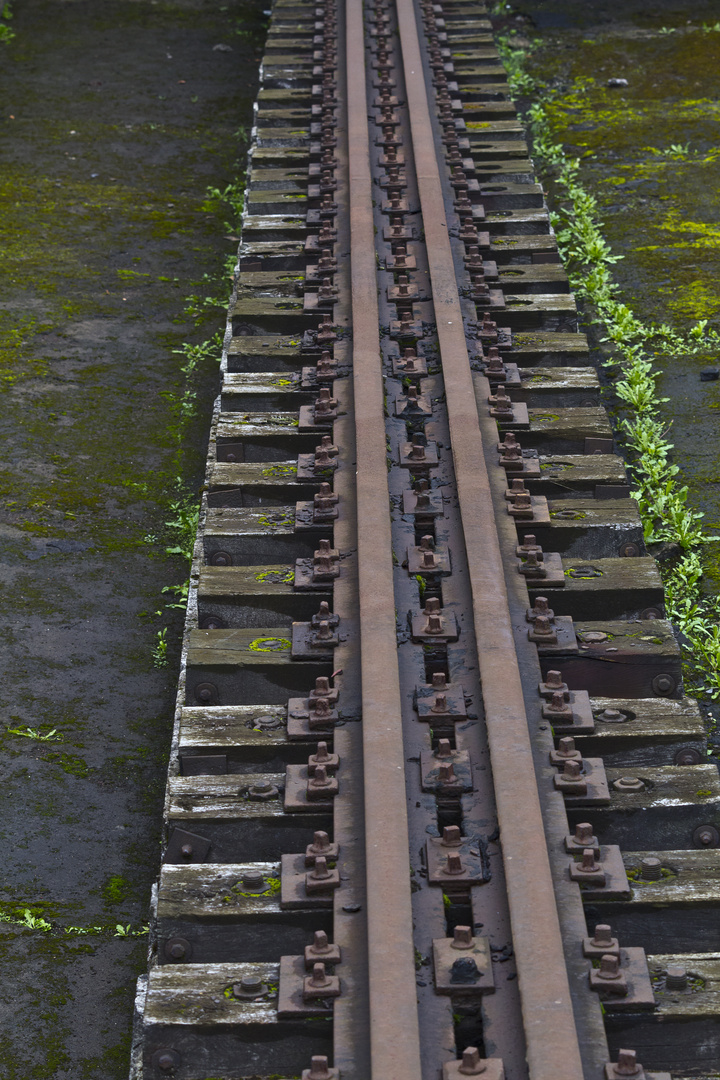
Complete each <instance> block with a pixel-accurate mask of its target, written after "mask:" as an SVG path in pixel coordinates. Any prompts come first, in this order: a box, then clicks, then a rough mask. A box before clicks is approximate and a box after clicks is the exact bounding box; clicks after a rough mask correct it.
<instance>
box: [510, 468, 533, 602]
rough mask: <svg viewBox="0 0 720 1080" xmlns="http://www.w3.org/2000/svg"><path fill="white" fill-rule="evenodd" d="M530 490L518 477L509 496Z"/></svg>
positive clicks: (512, 483)
mask: <svg viewBox="0 0 720 1080" xmlns="http://www.w3.org/2000/svg"><path fill="white" fill-rule="evenodd" d="M529 494H530V492H529V491H528V489H527V488H526V487H525V481H524V480H523V478H522V477H517V478H516V479H515V480H511V481H510V489H509V491H508V497H509V498H511V499H515V498H516V496H518V495H529ZM536 602H537V601H536Z"/></svg>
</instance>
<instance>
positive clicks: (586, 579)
mask: <svg viewBox="0 0 720 1080" xmlns="http://www.w3.org/2000/svg"><path fill="white" fill-rule="evenodd" d="M562 565H563V570H564V572H565V584H564V585H563V586H562V588H547V587H546V586H544V585H543V583H542V581H528V588H529V591H530V601H531V603H533V602H534V599H535V597H536V596H545V597H546V598H547V600H548V602H549V604H550V607H551V608H552V610H553V611H554V612H555V614H556V615H571V616H572V617H573V618H574V619H599V618H604V619H619V618H625V617H628V616H634V617H635V618H637V617H638V616H639V615H640V613H641V612H643V611H645V610H647V609H649V608H652V609H654V611H655V612H656V613H657V615H658V616H659V615H662V614H663V613H664V607H665V605H664V597H665V594H664V589H663V583H662V578H661V577H660V570H659V568H658V564H657V562H656V561H655V559H653V558H650V557H649V556H647V557H645V558H638V559H620V558H615V559H592V560H589V559H568V558H565V559H563V561H562Z"/></svg>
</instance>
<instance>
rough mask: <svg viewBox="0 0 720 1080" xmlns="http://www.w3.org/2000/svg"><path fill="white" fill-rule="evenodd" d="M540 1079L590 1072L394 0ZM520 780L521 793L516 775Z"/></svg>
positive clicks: (421, 104) (411, 55) (424, 135)
mask: <svg viewBox="0 0 720 1080" xmlns="http://www.w3.org/2000/svg"><path fill="white" fill-rule="evenodd" d="M396 6H397V16H398V25H399V31H400V44H401V51H402V59H403V69H404V73H405V89H406V94H407V101H408V110H409V114H410V129H411V134H412V143H413V155H414V159H415V170H416V175H417V183H418V189H419V193H420V205H421V211H422V218H423V226H424V230H425V244H426V248H427V255H428V262H429V267H430V279H431V283H432V293H433V304H434V307H435V315H436V320H437V333H438V339H439V345H440V356H441V362H442V369H443V375H444V380H445V392H446V398H447V409H448V419H449V426H450V441H451V445H452V454H453V461H454V465H455V474H456V478H457V489H458V499H459V504H460V514H461V520H462V526H463V533H464V537H465V547H466V551H467V560H468V567H469V577H470V583H471V592H472V608H473V620H474V626H475V634H476V639H477V651H478V662H479V670H480V678H481V683H482V695H483V702H484V706H485V717H486V723H487V732H488V742H489V747H490V756H491V762H492V770H493V780H494V785H495V798H496V802H497V809H498V819H499V823H500V834H501V845H502V853H503V865H504V869H505V876H506V881H507V891H508V903H509V908H510V918H511V924H512V932H513V948H514V950H515V955H516V958H517V969H518V983H519V987H520V996H521V1001H522V1009H523V1025H524V1029H525V1036H526V1040H527V1059H528V1068H529V1072H530V1077H531V1080H579V1078H580V1077H582V1075H583V1068H582V1061H581V1054H580V1048H579V1042H578V1033H577V1029H576V1024H575V1018H574V1014H573V1006H572V1000H571V996H570V987H569V982H568V975H567V969H566V966H565V961H564V956H563V942H562V935H561V929H560V923H559V919H558V912H557V908H556V904H555V892H554V888H553V879H552V872H551V868H550V862H549V858H548V852H547V845H546V839H545V832H544V827H543V817H542V811H541V806H540V796H539V792H538V789H537V786H536V784H535V782H534V777H535V769H534V763H533V753H532V747H531V743H530V736H529V730H528V721H527V717H526V713H525V704H524V699H523V688H522V683H521V678H520V671H519V667H518V661H517V655H516V651H515V643H514V639H513V630H512V622H511V617H510V609H509V601H508V595H507V590H506V587H505V578H504V570H503V561H502V556H501V551H500V543H499V538H498V533H497V529H496V525H495V519H494V511H493V505H492V498H491V492H490V483H489V477H488V472H487V468H486V464H485V458H484V454H483V442H482V435H481V430H480V424H479V419H478V413H477V406H476V403H475V394H474V389H473V381H472V372H471V369H470V361H469V357H468V351H467V343H466V340H465V332H464V328H463V316H462V310H461V306H460V297H459V293H458V286H457V280H456V274H455V267H454V262H453V255H452V249H451V245H450V237H449V232H448V226H447V216H446V209H445V203H444V199H443V191H442V186H441V181H440V173H439V167H438V158H437V149H436V144H435V138H434V132H433V127H432V124H431V120H430V107H429V102H428V94H427V86H426V83H425V72H424V69H423V62H422V57H421V52H420V40H419V33H418V24H417V18H416V13H415V8H414V4H413V0H396ZM518 776H522V777H523V778H524V783H523V797H522V799H519V798H518V790H517V778H518Z"/></svg>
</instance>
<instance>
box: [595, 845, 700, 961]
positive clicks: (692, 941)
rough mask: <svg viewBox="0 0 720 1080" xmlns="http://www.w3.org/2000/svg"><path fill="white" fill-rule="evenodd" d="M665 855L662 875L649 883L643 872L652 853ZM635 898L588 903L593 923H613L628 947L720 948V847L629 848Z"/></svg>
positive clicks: (652, 949) (625, 860) (664, 949)
mask: <svg viewBox="0 0 720 1080" xmlns="http://www.w3.org/2000/svg"><path fill="white" fill-rule="evenodd" d="M648 855H649V856H652V857H654V858H659V859H660V862H661V867H662V877H661V878H660V879H659V880H658V881H645V880H643V879H642V877H641V875H640V873H639V870H640V863H641V861H642V859H644V858H645V857H646V856H648ZM622 857H623V863H624V864H625V868H626V870H627V872H628V880H629V881H630V899H629V900H613V901H606V902H603V901H599V900H595V901H593V902H592V903H591V904H588V905H587V908H586V911H587V917H588V926H589V927H590V929H591V930H592V929H593V928H594V926H595V925H596V924H597V923H608V924H609V925H610V926H611V927H612V929H613V933H614V934H615V936H616V937H617V938H618V940H619V941H620V944H621V945H623V946H642V947H644V948H645V949H646V951H649V952H673V951H677V950H683V951H685V950H687V951H692V950H700V949H703V950H706V951H708V952H712V951H717V950H718V949H720V925H719V924H718V918H717V911H718V903H720V848H707V849H703V850H694V851H693V850H684V849H683V850H673V851H663V850H659V849H652V850H650V851H624V852H623V856H622Z"/></svg>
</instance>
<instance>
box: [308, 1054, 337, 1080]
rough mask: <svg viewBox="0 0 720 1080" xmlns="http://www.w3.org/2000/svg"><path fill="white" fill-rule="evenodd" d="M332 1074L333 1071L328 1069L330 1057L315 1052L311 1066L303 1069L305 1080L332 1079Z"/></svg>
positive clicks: (311, 1059)
mask: <svg viewBox="0 0 720 1080" xmlns="http://www.w3.org/2000/svg"><path fill="white" fill-rule="evenodd" d="M333 1072H334V1070H333ZM332 1076H333V1073H332V1072H331V1071H330V1069H328V1059H327V1058H326V1057H325V1056H324V1055H323V1054H313V1056H312V1057H311V1058H310V1068H309V1069H303V1080H332Z"/></svg>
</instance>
